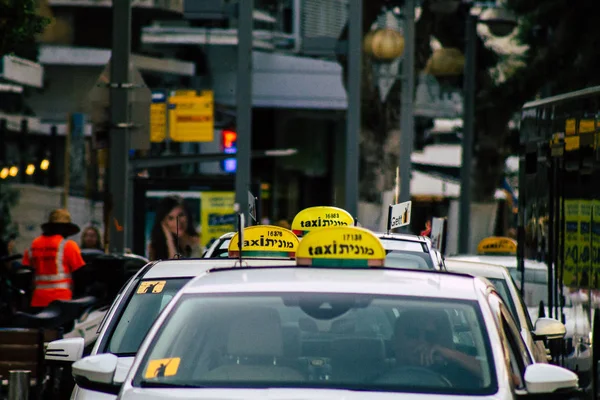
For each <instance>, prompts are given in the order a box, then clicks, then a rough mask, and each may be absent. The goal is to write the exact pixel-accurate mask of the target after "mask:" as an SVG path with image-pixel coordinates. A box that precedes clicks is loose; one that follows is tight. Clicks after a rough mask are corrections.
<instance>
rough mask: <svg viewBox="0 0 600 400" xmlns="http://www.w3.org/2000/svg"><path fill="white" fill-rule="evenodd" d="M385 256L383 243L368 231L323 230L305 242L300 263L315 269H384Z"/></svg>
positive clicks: (303, 241)
mask: <svg viewBox="0 0 600 400" xmlns="http://www.w3.org/2000/svg"><path fill="white" fill-rule="evenodd" d="M385 254H386V253H385V249H384V248H383V245H382V244H381V241H380V240H379V239H378V238H377V236H375V235H374V234H373V233H372V232H371V231H369V230H368V229H364V228H359V227H333V228H323V229H319V230H315V231H313V232H310V233H308V234H307V235H306V236H305V237H304V238H302V241H301V242H300V244H299V245H298V250H297V251H296V263H297V265H305V266H313V267H341V268H343V267H356V268H363V267H364V268H366V267H381V266H383V264H384V261H385Z"/></svg>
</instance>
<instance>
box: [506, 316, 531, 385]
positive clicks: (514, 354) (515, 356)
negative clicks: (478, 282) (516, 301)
mask: <svg viewBox="0 0 600 400" xmlns="http://www.w3.org/2000/svg"><path fill="white" fill-rule="evenodd" d="M500 319H501V325H502V334H503V335H504V338H505V340H506V341H505V344H506V348H505V351H507V352H508V354H507V355H508V358H509V363H510V369H511V373H512V382H513V385H514V387H515V388H517V389H525V369H526V368H527V366H528V365H530V364H531V363H532V361H531V358H530V356H529V352H528V351H527V349H526V347H525V345H524V344H523V340H522V339H521V336H520V335H519V333H518V332H517V331H516V326H515V325H514V322H513V321H512V318H511V317H510V316H509V313H508V311H507V310H506V309H505V308H504V307H503V306H501V315H500Z"/></svg>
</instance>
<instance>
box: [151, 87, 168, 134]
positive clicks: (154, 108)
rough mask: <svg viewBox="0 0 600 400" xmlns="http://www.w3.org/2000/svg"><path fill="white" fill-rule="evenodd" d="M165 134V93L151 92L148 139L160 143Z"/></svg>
mask: <svg viewBox="0 0 600 400" xmlns="http://www.w3.org/2000/svg"><path fill="white" fill-rule="evenodd" d="M166 136H167V94H166V93H165V92H162V91H155V92H152V104H150V141H151V142H152V143H160V142H162V141H164V140H165V138H166Z"/></svg>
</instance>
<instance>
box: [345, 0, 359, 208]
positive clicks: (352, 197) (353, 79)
mask: <svg viewBox="0 0 600 400" xmlns="http://www.w3.org/2000/svg"><path fill="white" fill-rule="evenodd" d="M362 7H363V2H362V0H351V1H350V8H349V12H348V14H349V16H348V75H347V76H348V82H347V87H348V109H347V110H346V142H345V143H346V152H345V153H346V168H345V185H344V187H345V193H344V200H345V208H346V211H348V212H349V213H350V214H351V215H352V216H353V217H355V218H357V217H358V164H359V157H360V150H359V146H358V143H359V135H360V110H361V100H360V87H361V84H360V82H361V69H362V68H361V67H362Z"/></svg>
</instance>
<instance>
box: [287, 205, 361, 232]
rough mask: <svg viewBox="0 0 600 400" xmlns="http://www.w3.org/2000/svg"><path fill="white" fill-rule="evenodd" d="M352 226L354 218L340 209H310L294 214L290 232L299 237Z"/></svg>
mask: <svg viewBox="0 0 600 400" xmlns="http://www.w3.org/2000/svg"><path fill="white" fill-rule="evenodd" d="M353 225H354V218H353V217H352V215H351V214H350V213H349V212H348V211H346V210H344V209H342V208H338V207H323V206H321V207H310V208H305V209H304V210H302V211H300V212H299V213H298V214H296V216H295V217H294V220H293V221H292V231H294V233H295V234H296V235H298V236H301V235H305V234H306V233H308V232H310V231H313V230H315V229H321V228H329V227H335V226H353Z"/></svg>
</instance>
